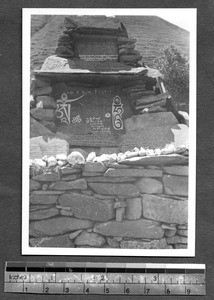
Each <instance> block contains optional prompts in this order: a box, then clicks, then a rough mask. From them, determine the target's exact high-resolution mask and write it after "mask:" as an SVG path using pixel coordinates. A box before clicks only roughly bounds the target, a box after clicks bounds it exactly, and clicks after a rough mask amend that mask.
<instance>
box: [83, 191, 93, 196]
mask: <svg viewBox="0 0 214 300" xmlns="http://www.w3.org/2000/svg"><path fill="white" fill-rule="evenodd" d="M81 193H82V194H84V195H88V196H92V195H93V194H94V193H93V192H92V191H90V190H82V191H81Z"/></svg>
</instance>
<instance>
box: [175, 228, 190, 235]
mask: <svg viewBox="0 0 214 300" xmlns="http://www.w3.org/2000/svg"><path fill="white" fill-rule="evenodd" d="M177 234H178V235H181V236H188V230H187V229H186V230H185V229H179V230H177Z"/></svg>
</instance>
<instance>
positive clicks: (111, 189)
mask: <svg viewBox="0 0 214 300" xmlns="http://www.w3.org/2000/svg"><path fill="white" fill-rule="evenodd" d="M88 185H89V186H90V188H92V190H94V191H95V192H96V193H98V194H104V195H118V196H124V197H137V196H139V194H140V193H139V190H138V188H137V187H136V186H134V185H133V184H131V183H127V184H122V183H96V182H91V183H88Z"/></svg>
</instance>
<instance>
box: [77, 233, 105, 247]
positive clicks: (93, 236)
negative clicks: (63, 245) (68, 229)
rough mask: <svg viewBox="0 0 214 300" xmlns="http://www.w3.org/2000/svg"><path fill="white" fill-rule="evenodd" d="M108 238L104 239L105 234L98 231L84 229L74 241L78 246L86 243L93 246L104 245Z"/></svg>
mask: <svg viewBox="0 0 214 300" xmlns="http://www.w3.org/2000/svg"><path fill="white" fill-rule="evenodd" d="M105 242H106V240H105V239H104V237H103V236H101V235H99V234H97V233H94V232H92V233H89V232H86V231H83V232H82V233H80V234H79V235H78V236H77V238H76V239H75V241H74V243H75V245H78V246H84V245H89V246H93V247H100V246H102V245H104V244H105Z"/></svg>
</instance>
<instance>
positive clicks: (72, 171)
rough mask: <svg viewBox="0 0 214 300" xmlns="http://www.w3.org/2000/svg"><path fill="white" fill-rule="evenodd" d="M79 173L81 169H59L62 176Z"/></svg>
mask: <svg viewBox="0 0 214 300" xmlns="http://www.w3.org/2000/svg"><path fill="white" fill-rule="evenodd" d="M81 172H82V170H81V168H73V167H68V166H66V167H62V168H61V173H62V175H71V174H79V173H81Z"/></svg>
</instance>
